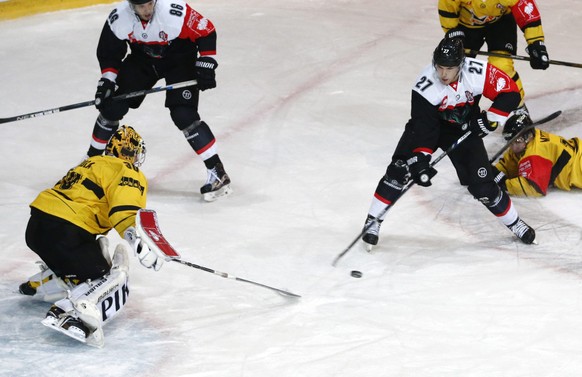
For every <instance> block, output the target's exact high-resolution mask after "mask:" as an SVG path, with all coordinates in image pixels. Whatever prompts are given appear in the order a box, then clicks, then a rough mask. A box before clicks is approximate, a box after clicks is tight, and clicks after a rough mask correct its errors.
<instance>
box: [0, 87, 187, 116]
mask: <svg viewBox="0 0 582 377" xmlns="http://www.w3.org/2000/svg"><path fill="white" fill-rule="evenodd" d="M197 83H198V82H197V81H196V80H190V81H184V82H179V83H176V84H171V85H164V86H157V87H155V88H151V89H147V90H138V91H135V92H131V93H126V94H120V95H118V96H115V97H112V99H113V100H115V101H122V100H125V99H129V98H134V97H140V96H145V95H146V94H151V93H157V92H163V91H167V90H174V89H179V88H184V87H186V86H193V85H196V84H197ZM94 104H95V100H92V101H85V102H79V103H74V104H72V105H66V106H61V107H55V108H53V109H47V110H41V111H36V112H34V113H28V114H22V115H17V116H13V117H10V118H0V123H9V122H15V121H17V120H24V119H30V118H37V117H41V116H45V115H51V114H56V113H60V112H63V111H67V110H74V109H80V108H82V107H87V106H93V105H94Z"/></svg>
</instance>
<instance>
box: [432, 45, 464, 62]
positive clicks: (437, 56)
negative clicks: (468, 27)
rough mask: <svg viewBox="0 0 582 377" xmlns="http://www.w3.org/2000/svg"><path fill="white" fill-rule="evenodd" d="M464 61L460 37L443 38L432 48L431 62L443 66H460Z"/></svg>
mask: <svg viewBox="0 0 582 377" xmlns="http://www.w3.org/2000/svg"><path fill="white" fill-rule="evenodd" d="M464 61H465V50H464V48H463V41H462V40H461V38H444V39H443V40H441V41H440V42H439V45H438V46H437V48H436V49H435V50H434V53H433V55H432V64H433V65H434V66H436V65H440V66H443V67H460V66H461V64H463V62H464Z"/></svg>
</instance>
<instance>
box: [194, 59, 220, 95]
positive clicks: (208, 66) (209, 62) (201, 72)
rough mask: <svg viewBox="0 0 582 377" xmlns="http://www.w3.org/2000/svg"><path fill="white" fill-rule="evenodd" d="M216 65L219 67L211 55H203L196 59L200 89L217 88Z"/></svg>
mask: <svg viewBox="0 0 582 377" xmlns="http://www.w3.org/2000/svg"><path fill="white" fill-rule="evenodd" d="M216 67H218V63H217V62H216V60H214V59H213V58H211V57H209V56H202V57H200V58H199V59H198V60H197V61H196V80H197V81H198V89H200V90H206V89H212V88H216V74H215V72H214V71H215V70H216Z"/></svg>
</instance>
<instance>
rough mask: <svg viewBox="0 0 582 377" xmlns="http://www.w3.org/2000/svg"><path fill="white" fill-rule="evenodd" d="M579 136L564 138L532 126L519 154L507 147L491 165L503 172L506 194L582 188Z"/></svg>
mask: <svg viewBox="0 0 582 377" xmlns="http://www.w3.org/2000/svg"><path fill="white" fill-rule="evenodd" d="M580 147H581V145H580V139H578V138H572V139H565V138H563V137H561V136H558V135H554V134H551V133H549V132H545V131H541V130H539V129H536V130H535V135H534V138H533V140H531V141H529V142H528V143H527V147H526V149H525V151H524V153H523V155H521V156H518V155H516V154H515V153H513V151H512V150H511V149H509V150H508V151H507V152H505V154H504V155H503V157H502V158H501V159H500V160H499V162H498V163H497V164H496V165H495V167H496V168H497V169H499V170H500V171H502V172H503V173H505V175H506V176H507V180H506V181H505V184H506V187H507V192H509V194H510V195H522V196H545V195H546V194H547V191H548V188H549V187H556V188H558V189H561V190H566V191H569V190H570V189H571V188H572V187H577V188H582V151H581V150H580Z"/></svg>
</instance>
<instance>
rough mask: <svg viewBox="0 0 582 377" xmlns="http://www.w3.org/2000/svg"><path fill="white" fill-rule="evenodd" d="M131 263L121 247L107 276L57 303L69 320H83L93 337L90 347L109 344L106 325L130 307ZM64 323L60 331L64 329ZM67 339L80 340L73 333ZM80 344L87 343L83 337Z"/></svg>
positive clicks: (90, 339)
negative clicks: (104, 329) (128, 304)
mask: <svg viewBox="0 0 582 377" xmlns="http://www.w3.org/2000/svg"><path fill="white" fill-rule="evenodd" d="M127 262H128V257H127V250H126V248H125V246H124V245H118V246H117V248H116V249H115V253H114V255H113V267H112V269H111V271H110V272H109V273H108V274H107V275H105V276H103V277H102V278H100V279H97V280H94V281H91V282H85V283H82V284H79V285H78V286H76V287H75V288H74V289H73V290H72V291H71V292H70V295H69V297H68V298H65V299H62V300H60V301H57V302H56V303H55V305H56V306H57V307H59V308H60V309H61V310H62V311H63V312H65V313H66V315H67V316H70V317H73V318H74V319H77V320H79V321H80V322H81V323H82V325H84V326H86V328H87V329H88V330H89V335H88V336H87V338H86V340H85V342H86V343H87V344H88V345H91V346H94V347H103V345H104V344H105V338H104V335H103V325H105V324H106V323H108V322H109V321H110V320H112V319H113V318H114V317H115V316H117V314H119V312H120V311H121V309H123V307H124V306H125V304H126V303H127V298H128V296H129V285H128V274H127V272H128V270H129V267H128V263H127ZM45 321H47V320H46V319H45ZM60 322H62V321H60ZM60 322H59V323H58V326H57V327H62V326H60V324H61V323H60ZM63 323H64V322H63ZM43 324H45V323H44V322H43ZM45 325H47V326H48V324H45ZM57 330H58V331H61V332H64V331H63V329H59V328H57ZM74 334H75V333H74ZM74 334H73V335H74ZM67 335H68V336H71V337H73V338H76V339H77V337H75V336H73V335H71V334H70V333H67ZM77 340H80V341H83V340H82V339H81V337H78V339H77Z"/></svg>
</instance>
